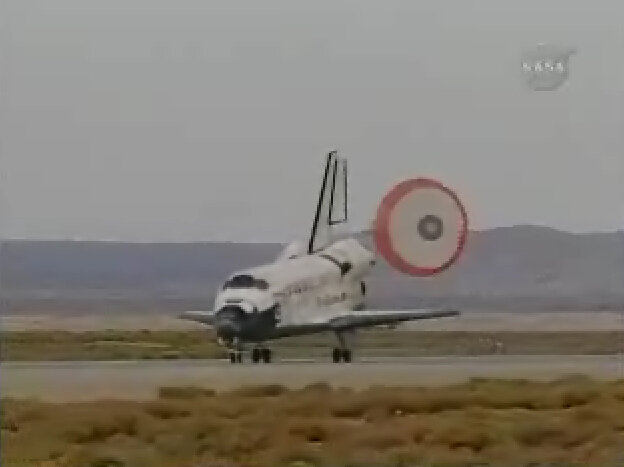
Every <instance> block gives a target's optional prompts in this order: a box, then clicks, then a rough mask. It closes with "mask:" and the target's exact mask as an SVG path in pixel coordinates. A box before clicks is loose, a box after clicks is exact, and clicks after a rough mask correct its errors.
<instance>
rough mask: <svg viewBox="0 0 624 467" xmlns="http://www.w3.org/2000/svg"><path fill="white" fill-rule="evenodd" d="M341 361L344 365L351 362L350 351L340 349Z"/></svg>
mask: <svg viewBox="0 0 624 467" xmlns="http://www.w3.org/2000/svg"><path fill="white" fill-rule="evenodd" d="M342 361H343V362H345V363H349V362H351V351H350V350H349V349H342Z"/></svg>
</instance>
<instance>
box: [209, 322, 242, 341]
mask: <svg viewBox="0 0 624 467" xmlns="http://www.w3.org/2000/svg"><path fill="white" fill-rule="evenodd" d="M215 330H216V332H217V336H219V337H222V338H224V339H232V338H233V337H236V336H238V335H239V334H240V331H241V325H240V323H238V322H236V321H234V320H232V319H230V318H221V319H218V320H217V321H216V322H215Z"/></svg>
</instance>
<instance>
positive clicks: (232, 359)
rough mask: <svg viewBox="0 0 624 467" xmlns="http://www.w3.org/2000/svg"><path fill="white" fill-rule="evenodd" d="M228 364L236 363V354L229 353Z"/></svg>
mask: <svg viewBox="0 0 624 467" xmlns="http://www.w3.org/2000/svg"><path fill="white" fill-rule="evenodd" d="M230 363H236V354H235V353H234V352H230Z"/></svg>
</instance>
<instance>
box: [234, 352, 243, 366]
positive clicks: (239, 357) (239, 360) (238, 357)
mask: <svg viewBox="0 0 624 467" xmlns="http://www.w3.org/2000/svg"><path fill="white" fill-rule="evenodd" d="M236 363H243V353H242V352H236Z"/></svg>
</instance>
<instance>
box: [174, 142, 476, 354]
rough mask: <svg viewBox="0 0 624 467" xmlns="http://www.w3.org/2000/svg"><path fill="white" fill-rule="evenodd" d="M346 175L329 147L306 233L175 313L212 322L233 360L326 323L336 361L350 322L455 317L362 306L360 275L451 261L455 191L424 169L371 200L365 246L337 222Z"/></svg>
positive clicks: (456, 221) (460, 218)
mask: <svg viewBox="0 0 624 467" xmlns="http://www.w3.org/2000/svg"><path fill="white" fill-rule="evenodd" d="M347 183H348V173H347V160H346V159H345V158H342V157H339V155H338V153H337V151H330V152H329V153H328V154H327V156H326V158H325V166H324V170H323V176H322V179H321V185H320V190H319V196H318V202H317V204H316V206H315V210H314V215H313V218H312V223H311V228H310V231H309V234H308V235H307V237H305V238H303V239H299V240H295V241H293V242H291V243H290V244H288V245H287V246H286V247H285V248H284V250H283V251H282V252H281V253H280V255H279V256H278V257H277V258H276V259H275V260H274V261H272V262H270V263H267V264H263V265H259V266H254V267H250V268H247V269H244V270H241V271H236V272H234V273H232V274H231V275H230V276H229V277H227V278H226V280H225V281H224V283H223V285H222V286H221V288H220V290H219V291H218V292H217V294H216V297H215V302H214V306H213V310H212V311H188V312H185V313H183V314H182V315H180V318H182V319H187V320H192V321H196V322H200V323H203V324H206V325H208V326H212V327H213V328H214V331H215V334H216V338H217V340H218V342H219V344H220V345H223V346H224V347H226V348H227V349H228V353H229V359H230V361H231V362H232V363H240V362H242V361H243V356H244V355H246V354H247V353H250V356H251V361H252V362H253V363H259V362H264V363H269V362H271V360H272V351H271V349H270V347H269V343H270V342H271V341H273V340H276V339H280V338H283V337H289V336H297V335H304V334H315V333H325V332H331V333H333V334H335V336H336V346H335V347H334V348H333V349H332V351H331V359H332V361H333V362H335V363H340V362H350V361H352V342H353V339H352V336H353V334H354V333H355V332H356V331H357V330H358V329H361V328H366V327H371V326H379V325H394V324H396V323H399V322H404V321H412V320H422V319H433V318H443V317H453V316H457V315H458V314H459V312H458V311H456V310H431V309H428V310H410V311H383V310H367V309H366V298H367V293H368V290H367V289H368V287H367V283H366V277H367V275H368V274H369V273H370V271H371V269H372V268H373V267H374V266H375V264H376V262H377V261H378V260H380V259H383V260H385V261H387V262H388V263H389V264H390V265H391V266H392V267H394V268H396V269H397V270H399V271H401V272H403V273H405V274H410V275H412V276H419V277H424V276H431V275H434V274H438V273H440V272H442V271H443V270H445V269H447V268H448V267H449V266H450V265H451V264H452V263H454V262H455V261H456V259H457V258H458V257H459V255H460V253H461V251H462V250H463V248H464V243H465V240H466V233H467V216H466V212H465V209H464V208H463V205H462V204H461V202H460V201H459V199H458V198H457V196H456V195H455V193H454V192H452V191H451V190H450V189H448V188H447V187H445V186H443V185H442V184H440V183H439V182H437V181H435V180H432V179H427V178H415V179H408V180H405V181H403V182H401V183H399V184H397V185H396V186H395V187H394V188H393V189H391V190H390V191H389V192H388V193H387V194H386V195H385V196H384V198H383V199H382V201H381V203H380V204H379V207H378V210H377V217H376V219H375V222H374V229H373V231H372V234H373V236H374V240H375V246H376V250H377V251H375V252H373V251H370V250H368V249H367V248H365V247H364V246H363V245H362V244H361V243H360V242H359V241H358V240H357V239H356V238H354V237H353V236H351V235H348V233H345V232H344V229H340V227H344V226H345V225H346V223H347V221H348V204H347V203H348V185H347ZM380 257H381V258H380ZM415 280H417V279H415Z"/></svg>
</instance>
